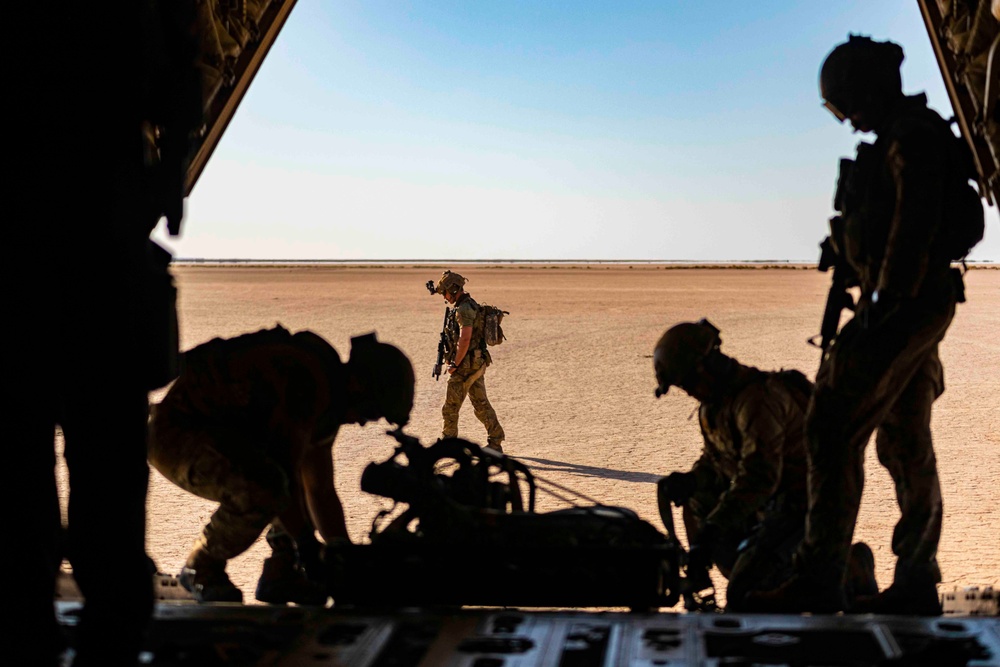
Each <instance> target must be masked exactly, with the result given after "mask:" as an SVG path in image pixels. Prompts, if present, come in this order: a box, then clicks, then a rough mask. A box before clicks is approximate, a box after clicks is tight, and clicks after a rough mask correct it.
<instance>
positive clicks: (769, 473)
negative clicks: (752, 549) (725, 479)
mask: <svg viewBox="0 0 1000 667" xmlns="http://www.w3.org/2000/svg"><path fill="white" fill-rule="evenodd" d="M750 391H751V392H752V394H751V395H749V396H748V397H747V400H745V401H743V402H741V404H740V405H739V406H737V411H736V427H737V428H738V429H739V432H740V435H741V436H742V439H743V442H742V448H741V450H740V462H739V465H738V466H737V471H736V475H735V477H733V480H732V483H731V484H730V485H729V489H727V490H726V492H725V493H723V494H722V497H721V498H720V499H719V503H718V504H717V505H716V507H715V509H714V510H712V512H711V514H709V516H708V521H709V522H710V523H714V524H717V525H718V526H720V527H722V528H738V527H739V526H741V525H742V524H743V522H744V521H745V520H746V519H747V518H748V517H749V516H751V515H752V514H753V513H754V512H756V511H757V510H758V509H759V508H760V507H762V506H763V505H764V503H766V502H767V500H768V498H770V497H771V495H772V494H773V493H774V492H775V490H776V489H777V488H778V484H779V482H780V481H781V471H782V463H783V457H782V444H783V442H784V435H785V423H784V422H785V418H784V411H783V410H782V409H781V406H779V405H777V404H775V402H774V401H773V400H769V399H768V398H767V396H766V395H765V394H764V391H765V390H764V389H763V388H762V387H757V388H753V389H751V390H750Z"/></svg>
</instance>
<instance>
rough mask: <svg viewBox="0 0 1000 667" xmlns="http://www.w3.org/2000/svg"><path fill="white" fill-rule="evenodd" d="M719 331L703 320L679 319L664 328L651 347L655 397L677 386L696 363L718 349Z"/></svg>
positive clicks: (696, 365) (688, 374)
mask: <svg viewBox="0 0 1000 667" xmlns="http://www.w3.org/2000/svg"><path fill="white" fill-rule="evenodd" d="M720 345H722V339H721V338H719V330H718V329H717V328H716V327H715V325H713V324H712V323H711V322H709V321H708V320H706V319H701V320H698V321H697V322H681V323H680V324H675V325H674V326H672V327H670V328H669V329H667V330H666V331H665V332H664V334H663V335H662V336H660V340H659V341H657V343H656V347H655V348H653V370H654V371H655V372H656V382H657V387H656V397H657V398H659V397H660V396H662V395H664V394H666V393H667V391H668V390H669V389H670V387H671V386H672V385H679V384H680V383H681V382H683V381H684V380H685V379H686V378H688V377H690V375H691V373H693V372H694V370H695V369H696V368H697V367H698V362H700V361H702V360H703V359H704V358H705V357H707V356H708V355H709V354H710V353H711V352H712V351H713V350H717V349H719V346H720Z"/></svg>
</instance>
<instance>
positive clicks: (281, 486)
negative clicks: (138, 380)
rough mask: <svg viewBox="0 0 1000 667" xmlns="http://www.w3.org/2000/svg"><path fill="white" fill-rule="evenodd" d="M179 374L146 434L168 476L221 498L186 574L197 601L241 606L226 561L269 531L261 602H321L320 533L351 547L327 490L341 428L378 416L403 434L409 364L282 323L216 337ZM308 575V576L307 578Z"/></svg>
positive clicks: (364, 339) (392, 352) (377, 347)
mask: <svg viewBox="0 0 1000 667" xmlns="http://www.w3.org/2000/svg"><path fill="white" fill-rule="evenodd" d="M185 362H186V363H185V368H184V371H183V372H182V373H181V376H180V378H178V380H177V382H175V383H174V385H173V386H172V387H171V388H170V391H169V392H168V393H167V395H166V396H165V397H164V399H163V401H162V402H161V403H160V404H159V405H158V406H156V410H155V412H154V414H153V419H152V424H151V427H150V443H149V458H150V462H151V463H152V464H153V466H154V467H155V468H156V469H157V470H159V471H160V472H161V473H162V474H163V476H164V477H166V478H167V479H169V480H170V481H172V482H174V483H175V484H177V485H178V486H179V487H181V488H183V489H185V490H187V491H190V492H191V493H193V494H195V495H197V496H200V497H202V498H206V499H208V500H215V501H218V502H219V507H218V509H217V510H216V511H215V513H214V514H213V515H212V518H211V520H210V521H209V522H208V525H206V526H205V528H204V531H203V532H202V535H201V537H200V538H199V539H198V540H197V542H196V543H195V546H194V549H193V550H192V551H191V554H190V555H189V556H188V559H187V562H186V563H185V564H184V568H183V569H182V570H181V575H180V582H181V584H182V585H183V586H184V587H185V588H186V589H187V590H189V591H191V593H192V594H193V595H194V597H195V598H196V599H197V600H198V601H199V602H242V600H243V593H242V592H241V591H240V590H239V589H238V588H237V587H236V586H235V585H233V583H232V581H230V579H229V577H228V576H227V575H226V570H225V568H226V562H227V561H228V560H229V559H231V558H235V557H236V556H238V555H240V554H241V553H243V552H244V551H246V550H247V549H248V548H250V546H251V545H252V544H253V543H254V541H255V540H256V539H257V538H258V537H259V536H260V534H261V532H263V530H264V529H265V528H267V527H268V525H270V526H271V530H270V531H269V532H268V535H267V541H268V543H269V544H270V545H271V548H272V555H271V557H270V558H268V559H267V560H266V561H265V562H264V570H263V573H262V574H261V577H260V580H259V582H258V584H257V591H256V598H257V599H258V600H260V601H261V602H269V603H279V604H280V603H286V602H295V603H299V604H322V603H324V602H325V601H326V592H325V589H324V588H322V587H320V586H318V585H317V583H316V581H317V580H319V579H321V577H319V576H316V575H318V574H321V573H317V572H316V571H315V570H316V569H317V568H318V567H319V560H318V559H319V544H318V542H317V540H316V537H315V532H316V531H317V530H318V531H319V534H320V536H321V537H322V538H323V540H324V541H325V542H326V544H327V545H330V544H331V543H341V544H342V543H345V542H346V541H347V540H348V535H347V525H346V523H345V521H344V510H343V506H342V505H341V502H340V499H339V497H338V496H337V491H336V488H335V487H334V484H333V461H332V449H333V441H334V439H335V438H336V437H337V432H338V431H339V429H340V427H341V426H342V425H344V424H362V425H363V424H365V423H366V422H369V421H375V420H377V419H379V418H382V417H385V419H386V420H387V421H389V422H391V423H394V424H396V425H398V426H403V425H404V424H406V422H407V421H408V419H409V415H410V410H411V408H412V407H413V382H414V379H413V367H412V366H411V365H410V362H409V360H408V359H407V358H406V355H404V354H403V353H402V352H401V351H400V350H399V349H397V348H396V347H394V346H392V345H387V344H385V343H380V342H378V341H377V340H376V339H375V335H374V334H368V335H367V336H359V337H357V338H354V339H352V340H351V356H350V359H349V360H348V362H347V363H346V364H344V363H341V361H340V356H339V355H338V354H337V351H336V350H335V349H334V348H333V347H331V346H330V344H329V343H327V342H326V341H325V340H324V339H323V338H321V337H320V336H317V335H316V334H314V333H312V332H311V331H300V332H298V333H296V334H294V335H293V334H291V333H289V332H288V331H287V330H286V329H284V328H283V327H280V326H278V327H275V328H274V329H266V330H261V331H257V332H254V333H250V334H245V335H242V336H238V337H236V338H229V339H219V338H217V339H214V340H211V341H209V342H207V343H204V344H202V345H199V346H198V347H196V348H194V349H193V350H191V351H189V352H187V353H186V354H185ZM307 575H310V576H309V577H308V578H307Z"/></svg>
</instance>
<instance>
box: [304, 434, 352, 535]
mask: <svg viewBox="0 0 1000 667" xmlns="http://www.w3.org/2000/svg"><path fill="white" fill-rule="evenodd" d="M332 444H333V443H332V441H331V442H330V443H329V444H328V445H325V446H316V447H312V448H311V449H309V450H307V451H306V452H305V453H304V455H303V457H302V460H301V464H300V466H299V473H300V480H301V484H302V491H303V495H304V496H305V501H306V508H307V509H308V511H309V516H310V518H311V519H312V523H313V525H314V526H315V527H316V529H317V530H319V534H320V536H322V538H323V541H324V542H326V543H327V544H330V543H331V542H332V541H334V540H337V539H348V536H347V522H346V521H345V519H344V507H343V505H342V504H341V502H340V497H339V496H338V495H337V489H336V487H335V486H334V484H333V451H332Z"/></svg>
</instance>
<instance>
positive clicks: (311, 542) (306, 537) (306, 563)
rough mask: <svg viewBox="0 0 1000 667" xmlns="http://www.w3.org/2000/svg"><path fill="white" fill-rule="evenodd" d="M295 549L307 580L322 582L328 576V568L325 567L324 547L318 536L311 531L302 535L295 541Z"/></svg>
mask: <svg viewBox="0 0 1000 667" xmlns="http://www.w3.org/2000/svg"><path fill="white" fill-rule="evenodd" d="M295 547H296V551H297V552H298V556H299V563H298V564H299V567H300V568H302V570H303V571H304V572H305V575H306V578H307V579H309V580H311V581H316V582H322V581H323V578H324V577H325V576H326V567H325V566H324V565H323V545H322V544H321V543H320V541H319V540H317V539H316V534H315V533H314V532H313V531H311V530H310V531H308V532H307V533H304V534H303V535H300V536H299V538H298V539H296V540H295Z"/></svg>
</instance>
